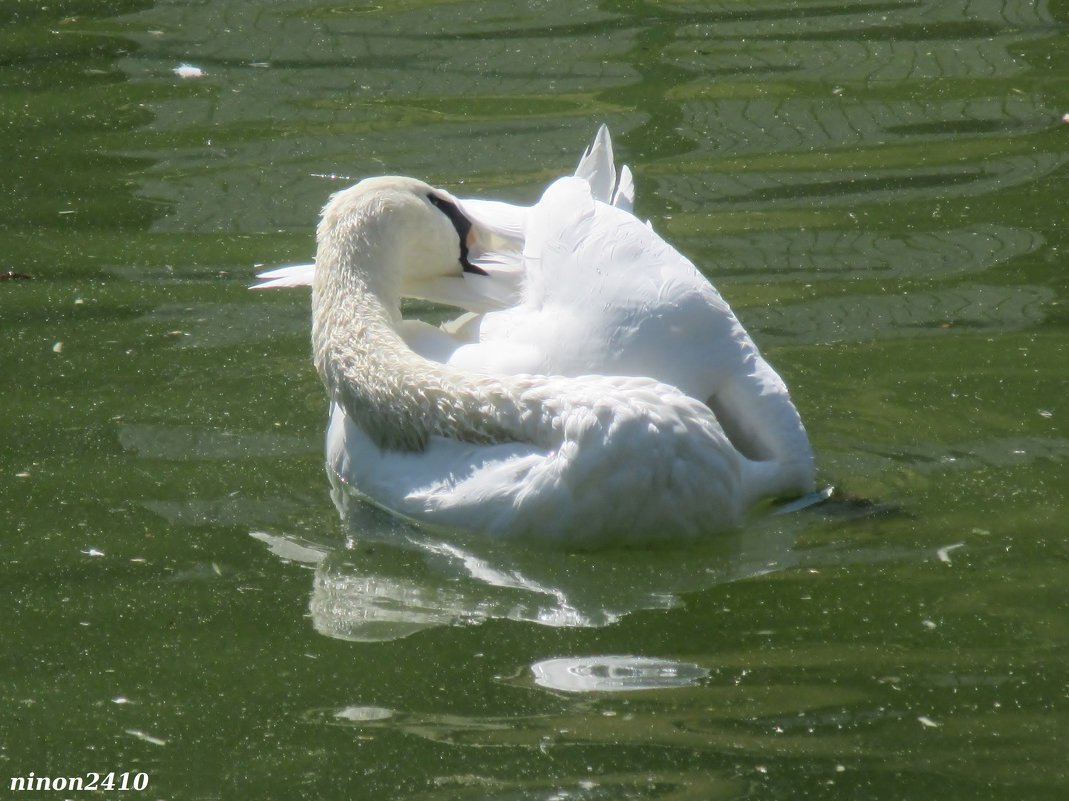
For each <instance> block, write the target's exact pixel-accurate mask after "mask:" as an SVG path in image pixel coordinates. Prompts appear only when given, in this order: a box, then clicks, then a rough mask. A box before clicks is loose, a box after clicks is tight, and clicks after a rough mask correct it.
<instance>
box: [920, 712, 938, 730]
mask: <svg viewBox="0 0 1069 801" xmlns="http://www.w3.org/2000/svg"><path fill="white" fill-rule="evenodd" d="M917 720H918V721H920V724H921V725H922V726H924V727H925V728H926V729H938V728H939V727H940V726H942V725H943V724H942V723H936V722H935V721H934V720H932V719H931V718H928V717H925V716H924V715H921V716H920V717H919V718H917Z"/></svg>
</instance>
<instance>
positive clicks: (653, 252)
mask: <svg viewBox="0 0 1069 801" xmlns="http://www.w3.org/2000/svg"><path fill="white" fill-rule="evenodd" d="M632 198H633V184H632V182H631V178H630V173H629V172H628V171H627V169H626V168H624V170H623V171H622V174H621V176H620V178H619V180H617V176H616V172H615V168H614V166H613V163H612V149H611V142H610V140H609V136H608V132H607V131H606V130H605V129H604V127H603V128H602V129H601V130H600V131H599V133H598V136H597V138H596V139H595V143H594V145H593V146H592V147H591V148H590V149H589V150H588V151H587V153H586V155H585V156H584V158H583V160H582V161H581V162H580V165H579V169H578V170H577V172H576V176H575V177H570V178H562V179H559V180H558V181H556V182H554V183H553V184H552V185H551V186H550V187H549V188H548V189H547V190H546V192H545V194H544V195H543V196H542V199H541V200H540V201H539V202H538V203H537V204H536V205H535V206H533V207H530V208H524V207H518V206H510V205H507V204H503V203H495V202H491V201H478V200H459V199H457V198H455V197H453V196H452V195H450V194H449V193H447V192H445V191H443V190H441V189H436V188H434V187H431V186H429V185H427V184H425V183H423V182H421V181H417V180H413V179H410V178H399V177H384V178H370V179H366V180H364V181H361V182H360V183H358V184H357V185H355V186H353V187H351V188H349V189H345V190H343V191H340V192H338V193H336V194H335V195H333V196H332V197H331V199H330V201H329V203H328V204H327V205H326V207H325V208H324V210H323V215H322V220H321V222H320V224H319V228H318V232H317V242H318V249H317V253H316V261H315V264H314V266H313V265H299V266H297V267H291V268H284V269H282V270H275V271H271V272H269V273H265V274H264V275H262V276H261V278H262V279H264V281H263V282H262V283H261V284H260V285H259V286H260V287H267V286H290V285H297V284H303V283H307V282H308V281H309V279H311V283H312V288H313V297H312V318H313V319H312V342H313V357H314V362H315V366H316V368H317V370H318V372H319V374H320V376H321V378H322V380H323V382H324V384H325V385H326V388H327V391H328V394H329V396H330V398H331V415H330V424H329V428H328V431H327V443H326V451H327V463H328V465H329V467H330V469H331V470H332V471H333V472H334V473H335V475H336V476H337V477H339V478H340V479H341V480H342V481H344V482H345V483H346V484H348V485H350V486H351V487H353V488H354V489H355V490H357V491H358V492H360V493H361V494H363V495H364V496H366V497H367V498H368V499H370V500H371V501H373V502H374V503H377V504H379V505H380V506H383V507H385V508H387V509H389V510H392V511H393V512H395V513H397V514H400V515H403V516H406V517H409V518H412V519H414V520H417V521H420V522H422V523H424V524H432V525H437V526H443V527H447V528H454V529H463V530H472V531H480V532H489V533H492V534H495V535H499V536H506V537H526V538H530V539H536V540H553V541H560V542H563V543H566V544H569V545H576V546H590V545H594V544H604V543H621V542H642V541H650V540H658V539H672V538H680V537H691V538H692V537H697V536H700V535H703V534H707V533H712V532H715V531H717V530H722V529H724V528H727V527H731V526H735V525H737V524H738V523H739V522H740V520H741V519H742V518H743V516H744V514H745V512H746V510H747V508H748V507H750V506H751V505H752V504H753V503H754V502H755V501H757V500H759V499H761V498H766V497H772V496H783V495H797V494H802V493H806V492H810V491H811V490H812V489H813V481H814V465H813V454H812V451H811V448H810V445H809V441H808V438H807V436H806V433H805V429H804V427H803V425H802V422H801V420H800V418H799V416H798V413H797V412H796V410H795V408H794V406H793V404H792V403H791V401H790V398H789V396H788V393H787V389H786V387H785V386H784V384H783V382H782V381H781V380H780V378H779V376H778V375H777V374H776V373H775V372H774V371H773V370H772V368H771V367H770V366H769V365H768V364H767V363H766V362H765V361H764V359H763V358H762V357H761V355H760V354H759V352H758V350H757V348H756V346H755V345H754V344H753V342H752V341H751V339H750V338H749V336H748V335H747V334H746V331H745V330H744V329H743V327H742V325H741V324H740V323H739V322H738V320H737V319H736V317H735V315H734V314H733V313H732V312H731V310H730V308H729V307H728V306H727V304H726V303H725V302H724V300H723V299H722V298H721V297H720V295H719V294H718V293H717V291H716V290H715V289H714V288H713V287H712V285H711V284H710V283H709V282H708V281H707V280H706V279H705V278H704V277H703V276H702V275H701V274H700V273H699V272H698V271H697V269H696V268H695V267H694V266H693V265H692V264H691V263H690V262H689V261H688V260H687V259H685V258H684V257H683V256H682V255H680V254H679V253H678V252H676V251H675V250H674V249H673V248H672V247H671V246H670V245H668V244H667V243H666V242H665V241H664V240H662V239H661V238H660V237H659V236H657V234H656V233H654V232H653V230H652V229H651V228H650V227H649V226H648V225H647V224H644V223H642V222H640V221H639V220H638V219H636V218H635V217H634V216H633V215H632V214H631V213H630V211H629V209H630V204H631V199H632ZM402 297H417V298H425V299H429V300H434V301H439V302H445V303H449V304H452V305H456V306H460V307H461V308H464V309H467V310H469V311H470V312H474V313H472V314H468V315H465V316H463V317H461V318H460V319H459V320H458V321H456V322H454V323H452V324H449V325H446V326H443V327H442V328H435V327H433V326H430V325H427V324H425V323H422V322H418V321H407V320H403V319H402V318H401V313H400V302H401V298H402Z"/></svg>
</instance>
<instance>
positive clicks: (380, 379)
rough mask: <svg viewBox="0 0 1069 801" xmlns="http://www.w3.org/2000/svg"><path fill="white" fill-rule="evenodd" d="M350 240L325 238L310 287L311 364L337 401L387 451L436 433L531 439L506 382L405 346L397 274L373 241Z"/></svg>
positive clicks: (411, 446) (420, 443) (418, 444)
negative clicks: (385, 274) (389, 274)
mask: <svg viewBox="0 0 1069 801" xmlns="http://www.w3.org/2000/svg"><path fill="white" fill-rule="evenodd" d="M352 239H354V240H355V242H345V241H343V242H340V243H339V242H337V241H335V238H334V237H332V236H328V237H321V238H320V247H319V249H318V251H317V255H316V272H315V277H314V280H313V284H312V318H313V319H312V349H313V361H314V363H315V366H316V370H317V371H318V373H319V375H320V378H321V379H322V381H323V383H324V384H325V385H326V387H327V391H328V394H329V395H330V396H331V398H332V399H333V400H335V401H337V402H339V403H341V404H342V406H343V407H344V408H345V411H346V413H347V414H348V416H349V417H350V418H351V419H352V420H353V421H354V422H355V423H357V425H359V426H360V427H361V428H362V429H363V430H364V432H365V433H366V434H368V436H370V437H371V438H372V439H373V440H374V441H375V442H376V443H377V444H379V445H380V446H381V447H386V448H393V449H399V450H419V449H422V448H423V447H425V445H426V444H427V441H428V440H429V438H430V437H431V436H432V435H434V434H443V435H447V436H450V437H454V438H457V439H462V440H467V441H473V442H493V441H504V440H516V439H527V438H528V437H527V436H525V435H524V434H523V432H522V431H520V430H519V427H518V425H516V424H514V423H515V421H516V420H518V419H519V418H520V415H519V414H518V412H517V393H516V388H515V387H513V386H512V385H511V384H510V383H508V381H507V380H506V379H504V378H489V377H471V376H468V375H466V374H464V373H461V372H460V371H458V370H456V369H455V368H450V367H447V366H445V365H442V364H439V363H437V362H432V361H430V360H428V359H424V358H423V357H421V356H419V355H418V354H416V353H415V352H413V351H412V350H411V349H410V348H409V347H408V345H407V343H406V342H405V341H404V339H403V338H402V336H401V334H400V333H399V330H398V329H399V326H400V323H401V320H402V317H401V311H400V297H399V291H398V288H397V284H396V281H391V280H390V279H389V278H385V279H384V278H382V277H381V275H380V273H382V272H384V271H391V270H396V269H398V268H400V265H395V264H390V262H389V259H390V258H391V256H390V255H389V249H388V248H383V247H375V245H374V243H373V242H372V241H371V240H370V239H369V238H368V237H366V236H356V237H352ZM368 268H370V269H368ZM510 421H512V422H510Z"/></svg>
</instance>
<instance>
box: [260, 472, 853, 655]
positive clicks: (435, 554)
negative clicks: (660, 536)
mask: <svg viewBox="0 0 1069 801" xmlns="http://www.w3.org/2000/svg"><path fill="white" fill-rule="evenodd" d="M332 497H333V499H334V501H335V503H336V505H337V506H338V508H339V511H340V512H341V515H342V520H343V521H344V528H345V532H346V538H345V543H344V546H341V545H339V546H336V547H330V546H327V545H317V544H314V543H310V542H308V541H306V540H301V539H298V538H294V537H286V536H280V535H277V534H269V533H266V532H260V531H257V532H253V533H252V536H253V537H255V538H257V539H259V540H260V541H262V542H264V543H265V544H266V545H267V546H268V547H269V548H270V550H271V551H272V552H273V553H274V554H276V555H277V556H279V557H280V558H282V559H285V560H287V561H290V562H295V563H301V564H304V565H306V566H309V567H312V568H313V569H314V578H313V581H312V597H311V601H310V604H309V606H310V611H311V618H312V621H313V625H314V626H315V629H316V631H318V632H320V633H321V634H324V635H326V636H328V637H333V638H337V639H342V640H351V641H358V642H374V641H384V640H395V639H399V638H402V637H406V636H408V635H411V634H414V633H415V632H417V631H420V630H422V629H427V628H432V627H436V626H455V625H472V624H478V623H483V622H485V621H488V620H495V619H507V620H515V621H525V622H531V623H538V624H541V625H545V626H555V627H598V626H607V625H611V624H612V623H614V622H616V621H618V620H619V619H620V618H622V617H623V616H625V615H628V614H630V613H632V612H636V611H639V610H651V609H670V608H672V607H675V606H678V605H679V604H680V603H681V600H680V597H681V595H682V594H683V593H688V592H695V591H699V590H703V589H706V588H708V587H711V586H714V585H717V584H722V583H725V582H729V581H736V580H739V579H744V578H749V577H752V576H758V575H762V574H765V573H769V572H773V571H778V570H783V569H786V568H790V567H795V566H798V565H800V564H803V562H806V561H808V560H811V559H814V558H816V559H819V560H821V561H823V562H824V563H827V562H828V561H832V560H834V556H830V557H829V555H828V548H826V547H817V548H808V549H806V550H804V551H798V550H796V549H795V541H796V539H797V537H798V535H799V533H800V532H801V531H802V530H803V528H804V527H805V526H806V525H809V524H811V523H812V522H813V521H812V520H811V519H809V520H807V519H805V517H804V516H800V515H797V514H791V515H780V516H769V517H767V518H765V519H764V520H763V521H761V523H760V524H758V525H755V526H751V527H749V528H748V529H747V530H746V531H745V533H740V534H738V535H729V536H723V537H720V538H716V539H714V540H712V541H710V542H705V543H701V544H699V545H695V544H693V543H692V544H690V545H688V546H686V549H685V551H684V550H683V549H682V547H679V548H657V549H630V550H623V549H621V550H615V551H599V552H596V553H584V552H566V551H561V550H557V549H549V548H544V547H539V546H533V545H524V544H522V543H516V542H501V541H496V540H492V539H487V538H482V537H478V536H470V537H464V536H462V535H457V534H456V533H455V532H450V533H448V535H446V534H438V533H437V532H435V531H434V530H431V529H427V528H425V527H420V526H416V525H414V524H411V523H408V522H406V521H404V520H401V519H399V518H397V517H395V516H394V515H392V514H389V513H387V512H385V511H382V510H379V509H377V508H375V507H373V506H371V505H369V504H367V503H366V502H364V501H363V500H361V499H360V498H357V497H355V496H354V495H353V494H352V493H351V490H349V489H347V488H345V487H344V486H342V485H340V484H338V483H335V485H334V488H333V492H332ZM829 547H830V546H829ZM606 664H607V663H606Z"/></svg>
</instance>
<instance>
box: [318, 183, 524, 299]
mask: <svg viewBox="0 0 1069 801" xmlns="http://www.w3.org/2000/svg"><path fill="white" fill-rule="evenodd" d="M472 208H475V209H477V208H478V205H477V204H475V203H472V204H470V205H469V206H466V205H465V204H464V202H463V201H460V200H458V199H457V198H455V197H453V196H452V195H451V194H450V193H448V192H446V191H445V190H443V189H437V188H435V187H433V186H431V185H429V184H427V183H424V182H423V181H419V180H416V179H414V178H404V177H400V176H384V177H378V178H367V179H364V180H363V181H361V182H360V183H358V184H356V185H355V186H352V187H349V188H348V189H343V190H342V191H340V192H337V193H335V194H334V195H333V196H331V199H330V201H329V202H328V203H327V205H326V207H325V208H324V209H323V215H322V219H321V221H320V224H319V229H318V232H317V240H318V252H317V255H316V282H317V283H318V282H327V281H332V280H333V281H338V280H339V279H341V280H344V279H345V278H346V277H354V276H357V275H358V276H360V277H361V278H362V279H363V281H364V282H365V284H366V285H367V286H368V287H369V288H370V289H372V290H373V291H375V292H376V294H378V295H379V296H380V298H382V299H383V300H384V301H386V302H387V303H390V304H399V302H400V298H401V297H410V298H420V299H424V300H430V301H435V302H438V303H447V304H449V305H454V306H460V307H461V308H464V309H467V310H468V311H477V312H481V311H488V310H491V309H495V308H503V307H505V306H507V305H509V303H510V302H512V301H513V295H514V294H515V291H516V283H517V282H516V281H515V280H512V279H511V275H510V273H511V271H509V270H502V269H500V264H499V262H501V259H500V258H497V257H492V258H488V253H489V247H488V245H487V243H489V242H491V241H494V242H495V243H496V245H497V248H498V249H500V247H501V242H502V238H501V236H500V235H497V234H495V227H494V225H493V223H492V221H488V220H483V219H480V216H479V215H478V213H477V212H473V211H472ZM510 247H512V248H520V247H522V244H521V243H511V244H510ZM516 252H518V250H517V251H516ZM484 261H485V263H486V266H485V267H484V266H482V264H483V262H484ZM495 279H496V280H495ZM321 285H322V284H321Z"/></svg>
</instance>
